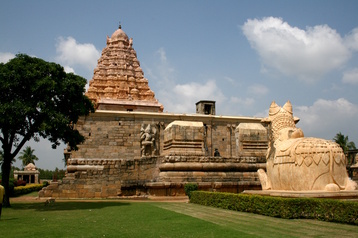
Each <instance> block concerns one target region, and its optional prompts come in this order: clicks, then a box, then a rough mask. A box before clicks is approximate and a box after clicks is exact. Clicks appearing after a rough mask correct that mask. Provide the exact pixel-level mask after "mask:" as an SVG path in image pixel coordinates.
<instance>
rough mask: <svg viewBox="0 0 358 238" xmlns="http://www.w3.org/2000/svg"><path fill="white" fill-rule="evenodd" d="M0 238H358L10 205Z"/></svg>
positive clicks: (146, 212) (231, 222)
mask: <svg viewBox="0 0 358 238" xmlns="http://www.w3.org/2000/svg"><path fill="white" fill-rule="evenodd" d="M0 237H41V238H42V237H205V238H206V237H358V227H357V226H350V225H342V224H335V223H328V222H319V221H311V220H284V219H278V218H271V217H265V216H260V215H255V214H249V213H240V212H234V211H228V210H224V209H218V208H212V207H205V206H200V205H196V204H188V203H163V202H161V203H160V202H124V201H120V202H119V201H91V202H85V201H83V202H57V201H56V202H55V203H53V204H50V205H47V206H45V204H44V203H43V202H41V203H13V204H12V207H11V208H4V209H3V213H2V217H1V220H0Z"/></svg>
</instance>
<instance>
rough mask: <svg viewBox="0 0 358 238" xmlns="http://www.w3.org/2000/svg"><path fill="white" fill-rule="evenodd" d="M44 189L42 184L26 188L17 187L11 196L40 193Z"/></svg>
mask: <svg viewBox="0 0 358 238" xmlns="http://www.w3.org/2000/svg"><path fill="white" fill-rule="evenodd" d="M42 188H43V185H42V184H29V185H26V186H20V187H15V188H14V192H13V194H10V196H13V197H17V196H20V195H24V194H28V193H31V192H34V191H40V190H41V189H42Z"/></svg>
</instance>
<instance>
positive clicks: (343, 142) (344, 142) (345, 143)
mask: <svg viewBox="0 0 358 238" xmlns="http://www.w3.org/2000/svg"><path fill="white" fill-rule="evenodd" d="M333 140H334V141H335V142H336V143H337V144H339V145H340V147H342V149H343V152H344V154H345V155H346V157H347V168H348V170H349V171H348V172H349V173H351V170H350V168H349V167H350V165H351V164H352V162H353V161H354V157H353V155H349V153H348V150H355V149H356V145H355V144H354V142H353V141H349V139H348V136H345V135H343V134H342V133H341V132H339V133H337V134H336V136H335V137H334V138H333Z"/></svg>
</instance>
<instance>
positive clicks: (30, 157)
mask: <svg viewBox="0 0 358 238" xmlns="http://www.w3.org/2000/svg"><path fill="white" fill-rule="evenodd" d="M34 151H35V150H33V149H31V147H30V146H26V148H25V149H24V150H23V151H22V152H21V153H20V154H21V156H19V158H18V159H19V160H21V161H22V166H23V167H25V166H26V165H28V164H29V163H33V164H35V160H39V158H37V156H36V155H34Z"/></svg>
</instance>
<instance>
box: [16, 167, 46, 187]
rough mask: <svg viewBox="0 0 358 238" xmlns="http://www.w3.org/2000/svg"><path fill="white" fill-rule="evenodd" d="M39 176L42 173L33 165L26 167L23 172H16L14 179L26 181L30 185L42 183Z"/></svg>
mask: <svg viewBox="0 0 358 238" xmlns="http://www.w3.org/2000/svg"><path fill="white" fill-rule="evenodd" d="M39 175H40V172H39V171H38V170H37V168H36V166H35V165H34V164H33V163H29V164H28V165H26V166H25V168H24V170H23V171H19V170H15V171H14V179H16V180H23V181H26V183H28V184H38V183H40V179H39Z"/></svg>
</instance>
